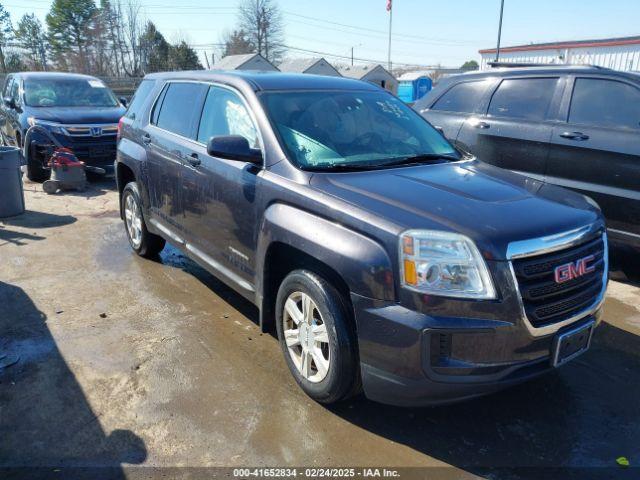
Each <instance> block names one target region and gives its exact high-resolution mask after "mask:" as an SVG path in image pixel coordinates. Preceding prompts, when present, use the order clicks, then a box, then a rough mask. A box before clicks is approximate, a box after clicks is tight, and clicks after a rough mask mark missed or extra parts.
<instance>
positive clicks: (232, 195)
mask: <svg viewBox="0 0 640 480" xmlns="http://www.w3.org/2000/svg"><path fill="white" fill-rule="evenodd" d="M220 135H241V136H243V137H245V138H246V139H247V140H248V141H249V145H250V146H252V147H253V148H255V149H261V148H262V147H261V145H262V142H261V140H260V135H259V133H258V129H257V126H256V123H255V122H254V120H253V117H252V115H251V113H250V110H249V107H248V106H247V104H246V103H245V102H244V100H243V98H242V97H241V96H240V94H239V93H237V92H236V91H235V90H233V89H230V88H227V87H224V86H217V85H212V86H210V87H209V89H208V92H207V95H206V99H205V101H204V107H203V109H202V116H201V119H200V122H199V126H198V129H197V136H196V144H195V145H194V146H192V150H191V151H190V153H189V157H188V159H187V162H185V164H184V167H183V168H184V173H183V198H184V210H185V231H186V233H187V249H188V250H189V251H191V253H193V254H195V255H196V256H198V257H200V259H201V260H203V261H205V262H206V263H208V264H209V266H210V267H212V268H213V269H214V270H216V271H217V272H218V273H220V274H222V275H223V276H225V277H226V278H227V279H229V280H231V281H232V282H233V283H235V284H236V285H238V286H240V287H241V288H242V289H243V291H244V292H245V294H248V293H249V292H251V291H253V284H254V274H255V272H254V264H255V251H256V239H257V229H258V215H257V210H256V208H257V206H256V205H257V201H256V184H257V182H258V174H259V173H260V172H261V171H262V168H261V166H258V165H254V164H252V163H248V162H242V161H237V160H227V159H223V158H218V157H212V156H210V155H208V153H207V148H206V145H207V142H208V141H209V139H210V138H211V137H214V136H220Z"/></svg>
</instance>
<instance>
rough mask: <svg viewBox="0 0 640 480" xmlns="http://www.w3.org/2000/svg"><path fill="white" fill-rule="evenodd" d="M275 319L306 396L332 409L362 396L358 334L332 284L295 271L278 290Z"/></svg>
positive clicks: (293, 368) (287, 356)
mask: <svg viewBox="0 0 640 480" xmlns="http://www.w3.org/2000/svg"><path fill="white" fill-rule="evenodd" d="M276 317H277V318H276V328H277V330H278V339H279V341H280V346H281V348H282V352H283V353H284V356H285V361H286V362H287V366H288V367H289V370H290V371H291V373H292V375H293V377H294V378H295V380H296V382H297V383H298V385H300V387H301V388H302V390H303V391H304V392H305V393H306V394H307V395H308V396H310V397H311V398H312V399H314V400H315V401H317V402H320V403H324V404H331V403H335V402H339V401H341V400H345V399H346V398H348V397H350V396H352V395H355V394H357V393H359V391H360V389H361V383H360V361H359V359H358V346H357V338H356V329H355V325H354V323H353V320H352V315H351V313H350V310H349V307H348V303H347V300H346V299H345V298H344V296H343V295H342V294H341V293H340V292H338V290H337V289H336V288H335V287H334V286H333V285H332V284H330V283H329V282H327V281H326V280H325V279H324V278H322V277H320V276H319V275H317V274H316V273H313V272H311V271H309V270H295V271H293V272H291V273H290V274H289V275H287V277H286V278H285V279H284V280H283V282H282V284H281V285H280V288H279V290H278V296H277V300H276Z"/></svg>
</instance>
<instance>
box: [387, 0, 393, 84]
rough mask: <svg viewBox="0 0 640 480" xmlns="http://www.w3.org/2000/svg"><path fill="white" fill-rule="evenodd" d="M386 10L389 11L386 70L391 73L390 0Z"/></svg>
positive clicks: (391, 9) (391, 5)
mask: <svg viewBox="0 0 640 480" xmlns="http://www.w3.org/2000/svg"><path fill="white" fill-rule="evenodd" d="M388 10H389V45H388V47H387V69H388V70H389V72H391V21H392V20H393V3H392V0H389V3H388Z"/></svg>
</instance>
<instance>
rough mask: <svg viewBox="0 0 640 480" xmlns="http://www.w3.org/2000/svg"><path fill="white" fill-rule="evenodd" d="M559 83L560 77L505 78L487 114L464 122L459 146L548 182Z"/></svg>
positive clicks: (559, 89)
mask: <svg viewBox="0 0 640 480" xmlns="http://www.w3.org/2000/svg"><path fill="white" fill-rule="evenodd" d="M559 84H560V79H559V78H557V77H533V78H507V79H504V80H503V81H502V82H501V83H500V84H499V85H498V88H497V89H496V91H495V92H494V93H493V95H492V97H491V100H490V102H489V106H488V110H487V113H486V115H476V116H472V117H470V118H468V119H467V121H466V122H465V123H464V125H463V126H462V128H461V130H460V134H459V135H458V143H459V144H460V145H461V146H463V148H465V149H467V150H469V151H470V152H472V153H473V154H475V155H476V156H477V157H478V158H480V160H483V161H485V162H487V163H491V164H493V165H496V166H498V167H502V168H507V169H509V170H513V171H516V172H519V173H524V174H526V175H530V176H532V177H535V178H538V179H544V174H545V169H546V162H547V155H548V152H549V145H548V142H549V139H550V138H551V131H552V128H553V126H552V122H551V117H552V116H553V115H554V108H555V107H556V105H557V104H558V103H559V99H560V97H561V90H562V89H561V88H558V87H559Z"/></svg>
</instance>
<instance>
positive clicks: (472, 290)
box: [400, 230, 496, 299]
mask: <svg viewBox="0 0 640 480" xmlns="http://www.w3.org/2000/svg"><path fill="white" fill-rule="evenodd" d="M400 270H401V278H402V285H403V286H404V287H406V288H409V289H410V290H415V291H418V292H422V293H428V294H432V295H440V296H445V297H460V298H473V299H492V298H496V291H495V288H494V287H493V282H492V281H491V276H490V275H489V271H488V270H487V265H486V263H485V261H484V259H483V258H482V256H481V255H480V252H479V251H478V248H477V247H476V245H475V244H474V243H473V241H472V240H471V239H469V238H468V237H465V236H464V235H459V234H457V233H449V232H440V231H435V230H408V231H406V232H404V233H403V234H402V235H401V236H400Z"/></svg>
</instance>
